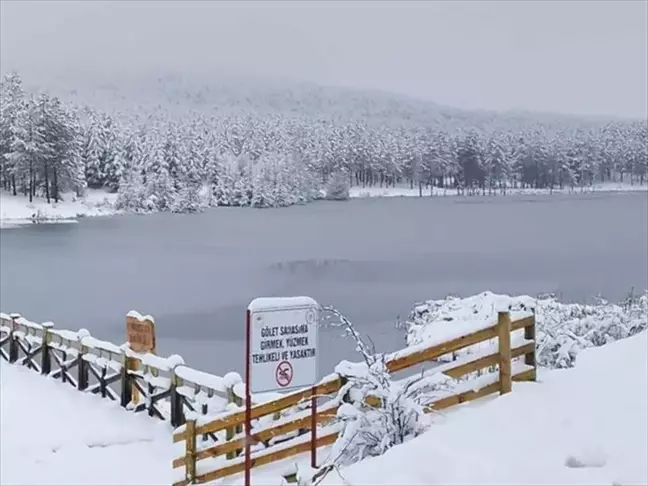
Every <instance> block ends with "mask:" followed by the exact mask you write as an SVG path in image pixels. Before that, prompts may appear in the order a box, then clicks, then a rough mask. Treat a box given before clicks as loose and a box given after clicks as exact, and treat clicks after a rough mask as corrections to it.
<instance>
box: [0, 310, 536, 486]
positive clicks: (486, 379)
mask: <svg viewBox="0 0 648 486" xmlns="http://www.w3.org/2000/svg"><path fill="white" fill-rule="evenodd" d="M128 317H129V318H131V319H132V318H133V317H135V318H137V319H140V320H142V321H145V320H147V319H148V320H150V321H152V318H151V317H150V316H146V317H142V316H140V315H139V314H137V313H135V312H130V313H129V314H128ZM484 345H485V346H484ZM535 352H536V345H535V316H534V315H527V316H523V317H521V318H519V319H516V320H514V321H513V322H511V316H510V314H509V313H507V312H502V313H499V315H498V322H497V323H494V324H490V325H486V326H482V327H481V328H478V329H473V330H472V331H471V332H468V333H465V334H462V335H458V336H456V337H453V338H452V339H447V340H443V341H441V342H435V343H432V342H429V343H425V345H418V346H413V347H408V348H405V349H403V350H401V351H398V352H396V353H393V354H391V355H389V356H387V357H386V367H387V369H388V371H389V372H391V373H396V372H402V371H405V370H411V369H412V368H413V367H414V366H417V365H421V364H424V363H432V364H433V366H432V367H431V368H430V369H428V370H426V371H424V375H439V374H443V375H445V376H446V377H448V378H449V379H452V380H453V384H454V386H453V387H452V388H451V390H449V391H446V392H441V393H438V394H437V395H436V396H434V397H433V399H431V400H430V402H429V403H427V405H426V408H425V410H426V411H427V412H431V411H434V410H442V409H445V408H448V407H452V406H455V405H459V404H462V403H466V402H469V401H471V400H476V399H478V398H481V397H485V396H487V395H491V394H494V393H500V394H504V393H508V392H510V391H511V389H512V382H514V381H533V380H535V377H536V360H535ZM448 356H451V357H450V358H449V360H447V359H446V358H448ZM0 358H1V359H4V360H6V361H9V362H11V363H15V364H21V365H24V366H26V367H28V368H30V369H33V370H34V371H36V372H38V373H41V374H43V375H45V376H49V377H51V378H53V379H56V380H59V381H61V382H62V383H66V384H68V385H69V386H71V387H74V388H76V389H77V390H79V391H83V392H86V393H92V394H95V395H98V396H101V397H103V398H106V399H109V400H113V401H115V402H117V403H119V404H120V405H121V406H122V407H124V408H125V409H126V410H130V411H131V412H133V413H146V414H148V415H149V416H151V417H156V418H158V419H162V420H169V421H170V422H171V424H172V426H173V427H174V428H175V431H174V434H173V442H174V443H175V444H176V445H177V446H179V447H182V452H181V454H179V455H178V457H176V458H175V459H174V460H173V469H174V486H184V485H189V484H202V483H206V482H210V481H213V480H216V479H219V478H223V477H227V476H231V475H234V474H238V473H240V472H243V470H244V468H245V462H244V457H243V449H244V448H245V443H246V440H247V439H246V437H245V433H244V431H243V429H244V423H245V410H244V397H245V385H244V383H243V381H242V379H241V377H240V376H239V375H238V374H237V373H228V374H227V375H225V376H224V377H219V376H215V375H212V374H209V373H205V372H202V371H199V370H196V369H193V368H190V367H188V366H186V365H185V364H184V362H183V361H182V359H181V358H180V357H178V356H171V357H168V358H163V357H160V356H156V355H154V354H151V353H146V354H141V353H136V352H134V351H133V350H132V349H130V346H129V345H128V344H127V343H126V344H123V345H121V346H117V345H115V344H113V343H110V342H107V341H101V340H99V339H96V338H94V337H92V336H91V335H90V333H89V332H88V331H86V330H83V329H82V330H79V331H69V330H63V329H56V328H55V327H54V325H53V324H52V323H43V324H37V323H34V322H31V321H29V320H27V319H25V318H23V317H21V316H20V315H18V314H11V315H7V314H2V313H0ZM444 359H446V360H445V361H444ZM482 370H487V372H485V373H482ZM466 377H467V378H466ZM350 385H352V377H350V376H348V375H347V374H345V373H342V372H341V373H334V374H332V375H329V376H328V377H326V378H324V379H323V380H322V381H321V382H320V383H319V384H317V386H316V387H314V388H307V389H303V390H297V391H294V392H291V393H288V394H284V395H281V396H280V397H274V398H273V399H270V400H265V401H264V400H263V396H253V397H252V401H253V403H252V408H251V416H252V421H253V423H252V436H251V437H250V441H251V442H252V445H253V451H252V462H251V464H252V467H259V466H262V465H266V464H271V463H274V462H277V461H281V460H284V459H286V458H289V457H292V456H296V455H298V454H301V453H304V452H307V451H308V450H310V448H311V442H310V431H311V427H312V424H313V422H312V417H311V408H310V407H311V402H312V400H311V397H312V394H313V393H314V394H315V395H316V397H317V414H316V416H315V424H316V426H317V442H316V447H317V448H322V447H325V446H328V445H331V444H333V443H334V442H335V441H336V440H337V438H338V433H339V431H340V424H339V423H338V421H336V420H335V419H336V416H337V411H338V408H339V406H340V405H341V401H340V398H341V399H342V401H351V397H350V394H349V393H348V391H347V392H345V387H347V388H349V386H350ZM134 390H136V392H135V393H133V391H134ZM137 394H139V395H140V396H141V398H142V399H141V400H138V399H137V397H136V395H137ZM364 406H368V407H379V406H381V401H380V399H378V398H377V397H371V396H370V397H367V398H366V399H365V400H364Z"/></svg>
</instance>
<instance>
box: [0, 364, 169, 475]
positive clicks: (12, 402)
mask: <svg viewBox="0 0 648 486" xmlns="http://www.w3.org/2000/svg"><path fill="white" fill-rule="evenodd" d="M0 422H1V423H2V427H0V464H1V467H0V484H3V485H5V484H6V485H20V484H25V485H41V484H42V485H59V484H61V485H63V484H65V485H76V484H79V485H81V484H83V485H91V484H95V485H106V484H150V485H153V484H170V471H171V469H170V465H171V460H172V456H173V451H172V450H171V449H172V446H171V439H170V437H171V434H172V429H171V426H170V425H169V424H168V423H165V422H158V421H156V420H152V419H150V418H149V417H148V416H146V415H143V414H142V415H139V414H138V415H135V414H131V413H127V412H125V411H124V410H123V409H121V408H119V406H118V405H117V404H116V403H114V402H110V401H107V400H105V399H101V398H99V397H95V396H91V395H83V394H81V393H79V392H78V391H76V390H73V389H72V388H71V387H70V386H69V385H63V384H61V383H56V382H55V381H53V380H51V379H48V378H44V377H42V376H39V375H38V374H37V373H35V372H34V371H32V370H28V369H27V368H24V367H21V366H17V365H10V364H8V363H6V362H5V361H0Z"/></svg>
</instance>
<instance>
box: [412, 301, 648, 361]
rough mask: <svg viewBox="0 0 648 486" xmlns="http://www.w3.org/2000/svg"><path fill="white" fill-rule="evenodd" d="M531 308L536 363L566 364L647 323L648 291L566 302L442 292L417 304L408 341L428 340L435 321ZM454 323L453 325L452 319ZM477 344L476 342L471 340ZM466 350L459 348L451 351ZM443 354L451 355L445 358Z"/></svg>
mask: <svg viewBox="0 0 648 486" xmlns="http://www.w3.org/2000/svg"><path fill="white" fill-rule="evenodd" d="M506 309H509V310H510V311H511V312H512V313H525V312H532V311H534V310H535V313H536V342H537V351H536V359H537V362H538V365H539V366H545V367H549V368H569V367H572V366H574V363H575V361H576V356H577V354H578V352H579V351H580V350H582V349H584V348H590V347H596V346H602V345H604V344H606V343H609V342H612V341H617V340H619V339H624V338H627V337H630V336H633V335H635V334H637V333H639V332H641V331H643V330H645V329H646V328H648V291H646V292H645V293H644V294H642V295H630V296H629V297H628V298H627V299H626V300H625V301H624V302H622V303H620V304H611V303H609V302H607V301H604V300H600V301H599V302H598V303H597V304H594V305H592V304H574V303H572V304H566V303H562V302H559V301H558V300H557V299H556V298H555V297H553V296H552V297H544V298H533V297H530V296H528V295H523V296H517V297H511V296H508V295H497V294H493V293H492V292H484V293H482V294H478V295H474V296H471V297H467V298H458V297H448V298H446V299H442V300H431V301H427V302H425V303H423V304H420V305H417V306H416V307H415V308H414V309H413V310H412V311H411V313H410V315H409V318H408V321H407V322H406V323H405V325H406V329H407V334H406V343H407V345H408V346H414V345H417V344H421V343H424V342H426V341H428V340H429V339H430V338H431V336H433V335H435V334H438V332H437V327H438V326H441V325H443V326H448V323H450V322H453V323H456V325H457V326H462V325H463V324H465V323H466V322H471V321H473V322H474V321H488V322H493V323H495V322H497V311H498V310H506ZM453 325H454V324H453ZM477 347H478V345H477ZM465 352H470V349H469V350H468V351H466V350H462V351H459V352H458V353H456V354H464V353H465ZM449 359H452V357H450V358H449Z"/></svg>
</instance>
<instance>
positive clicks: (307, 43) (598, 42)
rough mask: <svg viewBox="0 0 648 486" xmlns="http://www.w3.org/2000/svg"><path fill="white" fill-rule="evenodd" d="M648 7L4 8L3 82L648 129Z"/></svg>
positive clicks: (4, 3)
mask: <svg viewBox="0 0 648 486" xmlns="http://www.w3.org/2000/svg"><path fill="white" fill-rule="evenodd" d="M647 18H648V2H646V1H645V0H635V1H627V2H626V1H622V0H614V1H610V2H607V1H601V0H599V1H585V0H580V1H574V2H569V1H551V0H543V1H538V2H533V1H530V0H519V1H503V2H489V1H473V2H459V1H452V2H450V1H446V2H441V1H439V2H432V1H430V2H424V1H418V2H412V3H407V2H404V1H399V2H393V3H392V2H387V1H377V2H373V1H361V2H357V3H354V2H349V1H344V2H343V1H335V0H328V1H326V2H321V3H316V2H314V1H302V2H297V1H289V2H270V1H264V2H253V1H239V2H236V3H228V2H224V1H218V2H217V1H213V2H209V1H198V2H191V1H187V0H185V1H177V2H176V1H170V0H167V1H153V0H148V1H143V2H136V1H132V0H131V1H124V0H121V1H114V2H101V1H96V0H93V1H88V0H85V1H82V0H77V1H70V2H63V1H55V0H46V1H43V2H40V1H26V0H13V1H9V0H1V3H0V19H1V23H0V42H1V44H0V54H1V59H0V60H1V63H2V66H0V67H1V69H2V71H3V72H6V71H7V70H10V69H17V70H19V71H21V72H23V73H24V76H25V77H28V76H29V77H32V76H33V77H37V78H38V80H46V79H47V77H48V76H50V75H58V74H59V73H68V74H74V75H77V74H78V75H81V74H83V73H86V74H87V73H92V74H95V73H96V74H98V75H101V76H103V77H104V78H106V79H111V80H112V81H113V82H117V81H118V79H119V76H120V74H121V73H124V72H129V73H139V72H149V71H153V72H156V71H160V70H164V71H178V72H182V73H188V74H200V75H213V74H214V73H216V74H217V73H223V72H227V73H233V74H237V75H246V74H254V75H256V76H258V75H261V76H271V77H278V76H281V77H288V78H297V79H305V80H311V81H316V82H319V83H322V84H337V85H350V86H358V87H371V88H379V89H383V90H388V91H396V92H401V93H405V94H409V95H413V96H418V97H423V98H426V99H430V100H433V101H436V102H438V103H442V104H446V105H452V106H456V107H460V108H486V109H520V108H521V109H531V110H541V111H556V112H569V113H582V114H613V115H619V116H637V117H638V116H640V117H645V116H646V113H647V95H646V91H647V82H648V80H647V74H646V71H647V59H648V48H647V44H648V38H647V36H648V34H647V27H646V24H647Z"/></svg>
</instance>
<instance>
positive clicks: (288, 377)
mask: <svg viewBox="0 0 648 486" xmlns="http://www.w3.org/2000/svg"><path fill="white" fill-rule="evenodd" d="M275 379H276V380H277V385H279V386H280V387H284V388H285V387H287V386H288V385H290V383H291V382H292V379H293V367H292V365H291V364H290V363H289V362H288V361H282V362H281V363H279V365H278V366H277V369H276V370H275Z"/></svg>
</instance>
